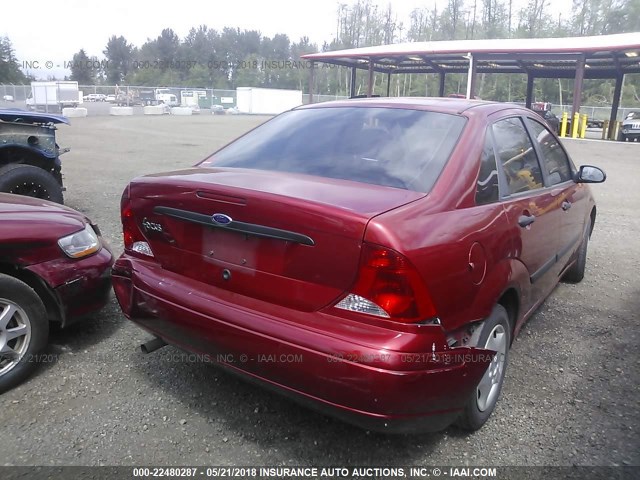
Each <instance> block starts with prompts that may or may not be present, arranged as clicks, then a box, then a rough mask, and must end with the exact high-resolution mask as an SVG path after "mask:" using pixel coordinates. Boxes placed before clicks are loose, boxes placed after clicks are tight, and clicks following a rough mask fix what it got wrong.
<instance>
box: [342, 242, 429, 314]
mask: <svg viewBox="0 0 640 480" xmlns="http://www.w3.org/2000/svg"><path fill="white" fill-rule="evenodd" d="M336 308H340V309H343V310H349V311H352V312H358V313H364V314H368V315H374V316H377V317H382V318H389V319H390V320H393V321H398V322H407V323H416V322H421V321H423V320H428V319H431V318H433V317H435V316H436V311H435V308H434V306H433V302H432V301H431V296H430V295H429V292H428V291H427V289H426V287H425V285H424V283H423V281H422V279H421V278H420V274H419V273H418V271H417V270H416V268H415V267H414V266H413V265H412V264H411V263H410V262H409V260H408V259H407V258H406V257H404V256H403V255H401V254H400V253H398V252H396V251H395V250H391V249H389V248H385V247H381V246H378V245H370V244H366V243H365V244H364V245H363V249H362V255H361V258H360V267H359V271H358V279H357V280H356V283H355V285H354V286H353V288H351V291H350V293H349V295H347V296H346V297H345V298H343V299H342V300H341V301H340V302H339V303H338V304H336Z"/></svg>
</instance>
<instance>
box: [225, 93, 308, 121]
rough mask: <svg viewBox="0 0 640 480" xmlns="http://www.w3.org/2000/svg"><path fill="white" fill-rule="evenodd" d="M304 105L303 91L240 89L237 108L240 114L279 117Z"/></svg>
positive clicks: (237, 95)
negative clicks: (280, 114) (278, 115)
mask: <svg viewBox="0 0 640 480" xmlns="http://www.w3.org/2000/svg"><path fill="white" fill-rule="evenodd" d="M299 105H302V90H281V89H275V88H254V87H238V88H237V89H236V107H237V108H238V111H239V112H240V113H250V114H259V115H277V114H279V113H282V112H286V111H287V110H291V109H292V108H294V107H297V106H299Z"/></svg>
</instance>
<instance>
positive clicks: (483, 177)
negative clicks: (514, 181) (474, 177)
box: [476, 130, 499, 205]
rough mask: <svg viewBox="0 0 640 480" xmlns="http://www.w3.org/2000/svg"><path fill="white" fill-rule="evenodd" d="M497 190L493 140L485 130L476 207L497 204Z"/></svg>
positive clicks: (477, 184)
mask: <svg viewBox="0 0 640 480" xmlns="http://www.w3.org/2000/svg"><path fill="white" fill-rule="evenodd" d="M498 196H499V190H498V169H497V167H496V154H495V151H494V149H493V138H491V132H490V131H489V130H487V133H486V135H485V137H484V148H483V149H482V154H481V155H480V173H479V174H478V182H477V183H476V205H486V204H487V203H492V202H497V201H498Z"/></svg>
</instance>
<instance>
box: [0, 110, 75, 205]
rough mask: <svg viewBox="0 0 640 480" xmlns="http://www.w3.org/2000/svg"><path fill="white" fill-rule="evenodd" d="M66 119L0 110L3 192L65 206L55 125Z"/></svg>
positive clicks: (1, 182)
mask: <svg viewBox="0 0 640 480" xmlns="http://www.w3.org/2000/svg"><path fill="white" fill-rule="evenodd" d="M60 123H66V124H68V123H69V120H68V119H67V117H64V116H62V115H55V114H49V113H37V112H27V111H25V110H18V109H0V192H6V193H14V194H17V195H26V196H29V197H35V198H42V199H45V200H51V201H53V202H57V203H63V196H62V192H63V190H64V187H63V186H62V165H61V163H60V155H61V154H63V153H66V152H68V151H69V149H61V148H60V147H59V146H58V144H57V143H56V129H57V127H56V125H57V124H60Z"/></svg>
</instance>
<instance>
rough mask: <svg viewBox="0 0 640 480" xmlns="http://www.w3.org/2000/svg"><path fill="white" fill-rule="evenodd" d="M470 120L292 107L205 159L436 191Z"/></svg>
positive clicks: (415, 112)
mask: <svg viewBox="0 0 640 480" xmlns="http://www.w3.org/2000/svg"><path fill="white" fill-rule="evenodd" d="M464 125H465V119H464V118H463V117H460V116H457V115H448V114H443V113H435V112H425V111H421V110H408V109H398V108H371V107H365V108H363V107H339V108H336V107H331V108H314V109H307V110H294V111H291V112H286V113H284V114H282V115H279V116H278V117H275V118H274V119H273V120H271V121H269V122H267V123H265V124H264V125H262V126H260V127H258V128H256V129H255V130H253V131H251V132H249V133H248V134H247V135H245V136H243V137H241V138H239V139H238V140H236V141H235V142H233V143H231V144H230V145H228V146H227V147H225V148H223V149H222V150H220V151H218V152H216V153H215V154H213V155H212V156H211V157H209V158H208V159H206V160H205V161H204V162H202V163H201V164H200V166H204V167H235V168H249V169H258V170H269V171H278V172H289V173H302V174H307V175H315V176H320V177H327V178H337V179H343V180H352V181H356V182H364V183H371V184H375V185H383V186H389V187H396V188H403V189H406V190H414V191H418V192H425V193H426V192H428V191H429V190H430V189H431V187H432V186H433V184H434V183H435V181H436V180H437V178H438V176H439V175H440V172H441V171H442V168H443V167H444V165H445V163H446V162H447V160H448V158H449V156H450V155H451V151H452V150H453V148H454V146H455V145H456V142H457V141H458V138H459V137H460V132H461V131H462V129H463V127H464Z"/></svg>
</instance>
